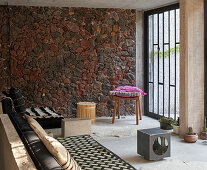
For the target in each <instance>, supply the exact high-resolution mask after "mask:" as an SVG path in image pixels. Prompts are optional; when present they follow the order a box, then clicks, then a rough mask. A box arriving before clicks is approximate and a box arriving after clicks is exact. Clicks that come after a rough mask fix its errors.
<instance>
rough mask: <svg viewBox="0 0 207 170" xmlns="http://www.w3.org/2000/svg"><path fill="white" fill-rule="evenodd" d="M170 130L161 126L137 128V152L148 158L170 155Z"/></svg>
mask: <svg viewBox="0 0 207 170" xmlns="http://www.w3.org/2000/svg"><path fill="white" fill-rule="evenodd" d="M170 137H171V135H170V132H169V131H165V130H162V129H159V128H152V129H143V130H137V153H138V154H140V155H142V156H144V158H145V159H147V160H159V159H162V158H165V157H170V145H171V144H170Z"/></svg>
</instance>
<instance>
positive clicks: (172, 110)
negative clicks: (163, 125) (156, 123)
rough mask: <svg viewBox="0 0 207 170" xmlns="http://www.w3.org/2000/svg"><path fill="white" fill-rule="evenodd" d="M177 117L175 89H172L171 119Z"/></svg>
mask: <svg viewBox="0 0 207 170" xmlns="http://www.w3.org/2000/svg"><path fill="white" fill-rule="evenodd" d="M174 115H175V87H172V86H171V87H170V117H171V118H173V119H174Z"/></svg>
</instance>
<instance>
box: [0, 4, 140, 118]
mask: <svg viewBox="0 0 207 170" xmlns="http://www.w3.org/2000/svg"><path fill="white" fill-rule="evenodd" d="M0 9H2V10H0V11H1V12H0V30H1V32H0V45H1V51H0V56H1V60H0V65H1V66H2V67H1V69H0V72H1V75H0V78H1V81H0V89H1V90H2V89H4V88H5V85H6V86H14V87H17V88H19V89H20V90H21V92H22V93H23V95H24V97H25V100H26V104H27V106H52V107H54V108H55V109H56V110H57V111H59V112H60V113H62V114H64V115H67V116H69V117H74V116H75V114H76V104H77V102H80V101H93V102H96V103H97V115H98V116H103V115H105V116H110V115H111V114H112V111H113V102H112V98H111V96H110V95H109V91H110V90H113V89H114V88H115V87H117V86H118V85H135V70H136V68H135V67H136V64H135V55H136V54H135V53H136V52H135V51H136V48H135V36H136V35H135V34H136V26H135V17H136V14H135V10H123V9H89V8H54V7H52V8H51V7H15V6H10V7H5V6H1V7H0ZM3 10H4V11H3ZM6 42H7V43H6ZM8 79H10V81H8ZM122 105H124V103H122ZM121 113H122V114H131V113H134V105H133V103H130V102H129V103H128V104H127V105H126V107H122V108H121Z"/></svg>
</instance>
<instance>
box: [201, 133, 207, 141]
mask: <svg viewBox="0 0 207 170" xmlns="http://www.w3.org/2000/svg"><path fill="white" fill-rule="evenodd" d="M201 139H203V140H207V132H201Z"/></svg>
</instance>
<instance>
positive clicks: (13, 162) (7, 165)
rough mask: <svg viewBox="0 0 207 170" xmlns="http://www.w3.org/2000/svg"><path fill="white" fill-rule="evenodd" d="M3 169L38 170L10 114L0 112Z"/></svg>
mask: <svg viewBox="0 0 207 170" xmlns="http://www.w3.org/2000/svg"><path fill="white" fill-rule="evenodd" d="M0 165H1V170H28V169H29V170H36V167H35V165H34V163H33V162H32V160H31V158H30V156H29V154H28V152H27V151H26V148H25V146H24V144H23V143H22V141H21V139H20V137H19V136H18V134H17V132H16V130H15V128H14V126H13V124H12V122H11V121H10V119H9V117H8V115H6V114H0Z"/></svg>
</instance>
